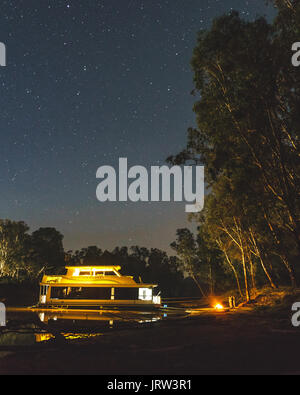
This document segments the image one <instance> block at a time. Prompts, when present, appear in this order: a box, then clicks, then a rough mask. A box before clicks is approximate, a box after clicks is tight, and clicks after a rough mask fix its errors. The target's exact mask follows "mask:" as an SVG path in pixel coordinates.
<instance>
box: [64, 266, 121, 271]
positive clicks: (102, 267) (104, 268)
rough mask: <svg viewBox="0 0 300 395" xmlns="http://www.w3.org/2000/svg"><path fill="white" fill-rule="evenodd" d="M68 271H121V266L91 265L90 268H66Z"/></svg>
mask: <svg viewBox="0 0 300 395" xmlns="http://www.w3.org/2000/svg"><path fill="white" fill-rule="evenodd" d="M66 269H81V270H93V269H97V270H107V271H108V270H118V271H119V270H121V266H118V265H89V266H83V265H78V266H66Z"/></svg>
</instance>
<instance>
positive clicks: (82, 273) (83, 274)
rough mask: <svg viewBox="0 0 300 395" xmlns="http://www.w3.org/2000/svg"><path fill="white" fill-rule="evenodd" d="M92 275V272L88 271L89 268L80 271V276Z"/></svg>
mask: <svg viewBox="0 0 300 395" xmlns="http://www.w3.org/2000/svg"><path fill="white" fill-rule="evenodd" d="M90 275H91V272H88V271H87V270H85V271H81V272H80V273H79V276H90Z"/></svg>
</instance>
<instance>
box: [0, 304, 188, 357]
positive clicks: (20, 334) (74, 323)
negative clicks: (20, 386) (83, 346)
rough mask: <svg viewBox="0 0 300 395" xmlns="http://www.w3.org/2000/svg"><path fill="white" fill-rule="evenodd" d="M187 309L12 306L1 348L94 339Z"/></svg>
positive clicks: (155, 322)
mask: <svg viewBox="0 0 300 395" xmlns="http://www.w3.org/2000/svg"><path fill="white" fill-rule="evenodd" d="M187 316H188V314H187V313H186V312H185V311H184V310H180V309H178V310H171V311H170V310H154V311H151V310H145V311H137V310H97V311H92V310H91V311H88V310H36V311H34V310H29V309H10V310H9V311H8V312H7V317H6V319H7V322H6V326H5V327H1V328H0V350H1V348H2V349H3V348H7V347H8V348H9V347H18V346H32V345H35V344H38V343H44V342H51V341H52V342H53V341H55V342H65V341H72V340H75V339H90V338H95V337H98V336H102V335H103V334H104V333H106V332H111V331H116V330H122V329H134V328H136V329H138V328H141V327H145V326H152V325H159V324H160V323H163V322H164V321H166V320H171V319H179V318H185V317H187Z"/></svg>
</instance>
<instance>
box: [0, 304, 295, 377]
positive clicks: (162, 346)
mask: <svg viewBox="0 0 300 395" xmlns="http://www.w3.org/2000/svg"><path fill="white" fill-rule="evenodd" d="M290 318H291V313H290V311H288V310H287V311H285V312H281V313H280V315H276V314H269V313H267V312H264V311H259V312H257V311H251V310H250V309H243V310H240V311H239V312H236V313H220V314H207V315H205V314H204V315H200V316H193V317H191V318H189V319H185V320H179V321H178V320H174V321H168V322H165V323H163V324H161V323H159V324H155V325H154V326H152V327H147V328H141V329H130V330H122V331H117V332H113V333H106V334H103V336H99V337H95V338H91V339H88V340H87V339H85V340H84V339H80V340H73V341H71V342H68V341H67V342H65V341H63V340H62V339H60V338H58V339H56V340H55V341H51V342H48V343H44V344H38V345H36V346H33V347H28V348H23V349H12V348H10V349H2V350H0V374H2V375H3V374H76V375H78V374H100V375H102V374H114V375H118V374H124V375H147V374H153V375H168V374H170V375H174V374H175V375H176V374H181V375H185V374H187V375H204V374H223V375H226V374H234V375H242V374H243V375H244V374H271V375H284V374H299V373H300V361H299V354H300V336H299V331H300V328H299V329H297V328H293V327H292V325H291V321H290Z"/></svg>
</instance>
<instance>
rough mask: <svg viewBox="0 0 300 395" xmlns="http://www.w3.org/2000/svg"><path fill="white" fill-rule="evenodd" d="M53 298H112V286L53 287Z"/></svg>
mask: <svg viewBox="0 0 300 395" xmlns="http://www.w3.org/2000/svg"><path fill="white" fill-rule="evenodd" d="M51 298H52V299H77V300H78V299H81V300H82V299H86V300H89V299H94V300H95V299H96V300H108V299H111V288H104V287H52V288H51Z"/></svg>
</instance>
